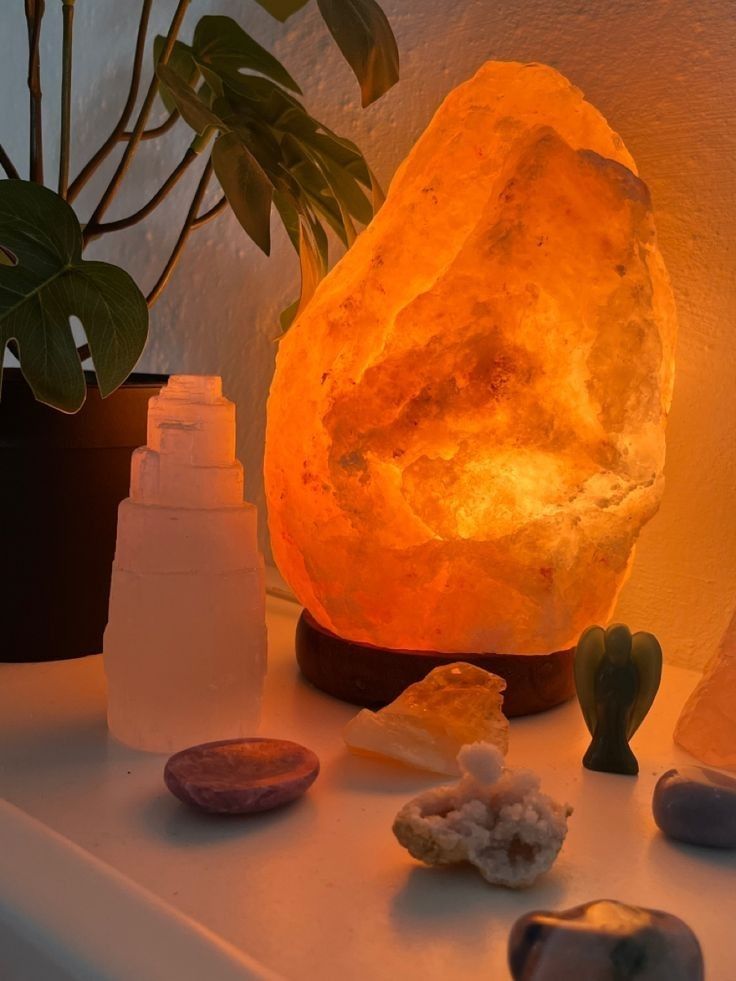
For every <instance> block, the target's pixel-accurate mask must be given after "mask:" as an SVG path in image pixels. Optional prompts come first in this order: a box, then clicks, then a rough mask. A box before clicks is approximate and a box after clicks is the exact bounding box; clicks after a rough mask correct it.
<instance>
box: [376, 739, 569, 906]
mask: <svg viewBox="0 0 736 981" xmlns="http://www.w3.org/2000/svg"><path fill="white" fill-rule="evenodd" d="M458 763H459V766H460V770H461V772H462V774H463V776H462V778H461V780H460V782H459V783H457V784H456V785H454V786H448V787H438V788H437V789H435V790H428V791H426V792H425V793H423V794H421V795H420V796H419V797H416V798H415V799H414V800H412V801H410V802H409V803H408V804H405V805H404V807H402V809H401V810H400V811H399V813H398V814H397V815H396V819H395V820H394V826H393V830H394V834H395V835H396V837H397V839H398V840H399V842H400V843H401V844H402V845H403V846H404V848H406V849H407V850H408V851H409V852H410V854H411V855H413V856H414V858H417V859H419V860H420V861H421V862H424V863H426V864H427V865H455V864H459V863H463V862H468V863H470V864H471V865H474V866H475V867H476V868H477V869H478V871H479V872H480V874H481V875H482V876H483V878H484V879H486V880H487V881H488V882H490V883H492V884H493V885H498V886H508V887H510V888H514V889H516V888H521V887H523V886H530V885H531V884H532V883H533V882H535V881H536V879H537V878H538V877H539V876H540V875H542V874H543V873H544V872H546V871H547V870H548V869H549V868H551V866H552V863H553V862H554V860H555V859H556V858H557V855H558V853H559V851H560V848H562V843H563V842H564V840H565V836H566V835H567V818H568V816H569V815H570V814H571V813H572V808H571V807H570V806H569V805H566V804H558V803H557V802H556V801H553V800H552V798H551V797H548V796H547V795H546V794H543V793H541V791H540V789H539V777H538V776H537V775H536V774H535V773H532V772H531V771H530V770H517V771H512V770H504V768H503V756H502V755H501V752H500V751H499V750H498V749H497V747H495V746H492V745H490V744H488V743H474V744H471V745H469V746H464V747H463V748H462V750H461V751H460V753H459V755H458Z"/></svg>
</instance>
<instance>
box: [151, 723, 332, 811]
mask: <svg viewBox="0 0 736 981" xmlns="http://www.w3.org/2000/svg"><path fill="white" fill-rule="evenodd" d="M318 773H319V759H318V758H317V756H316V755H315V754H314V753H313V752H312V750H311V749H307V747H306V746H301V745H300V744H299V743H294V742H291V741H290V740H287V739H223V740H220V741H218V742H211V743H202V744H201V745H199V746H191V747H190V748H189V749H184V750H182V751H181V752H179V753H175V754H174V755H173V756H172V757H171V758H170V759H169V760H168V762H167V763H166V766H165V767H164V782H165V784H166V786H167V787H168V789H169V790H170V791H171V793H172V794H173V795H174V796H175V797H178V798H179V800H181V801H183V802H184V803H185V804H189V805H191V806H192V807H196V808H197V809H199V810H201V811H207V812H208V813H210V814H254V813H258V812H259V811H269V810H272V809H273V808H275V807H282V806H283V805H284V804H289V803H290V802H291V801H293V800H296V798H297V797H301V795H302V794H303V793H304V792H305V791H306V790H308V789H309V787H310V786H311V785H312V784H313V783H314V781H315V780H316V778H317V775H318Z"/></svg>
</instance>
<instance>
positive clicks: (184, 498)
mask: <svg viewBox="0 0 736 981" xmlns="http://www.w3.org/2000/svg"><path fill="white" fill-rule="evenodd" d="M256 520H257V515H256V509H255V507H254V506H253V505H251V504H248V503H246V502H244V501H243V469H242V467H241V466H240V464H239V463H238V461H237V460H236V459H235V406H234V405H233V403H232V402H230V401H229V400H228V399H226V398H224V397H223V395H222V386H221V381H220V379H219V378H217V377H209V376H197V375H174V376H172V378H171V379H170V380H169V382H168V384H167V385H166V386H165V387H164V388H163V389H162V391H161V393H160V395H158V396H157V397H155V398H153V399H151V400H150V403H149V413H148V445H147V446H146V447H142V448H140V449H139V450H137V451H136V452H135V453H134V454H133V461H132V467H131V487H130V497H129V498H127V499H126V500H125V501H123V502H122V504H121V505H120V509H119V512H118V537H117V547H116V551H115V561H114V564H113V572H112V586H111V591H110V612H109V620H108V625H107V629H106V631H105V639H104V653H105V671H106V673H107V679H108V724H109V727H110V730H111V732H112V733H113V734H114V735H115V736H116V737H117V738H118V739H120V740H121V741H122V742H124V743H127V744H128V745H131V746H135V747H136V748H139V749H147V750H152V751H155V752H171V751H172V750H175V749H178V748H180V747H181V746H186V745H190V744H192V743H199V742H205V741H210V740H213V739H217V738H222V737H237V736H245V735H248V734H251V733H253V731H254V730H255V729H256V727H257V725H258V720H259V715H260V704H261V690H262V686H263V678H264V675H265V669H266V627H265V585H264V569H263V560H262V557H261V555H260V553H259V552H258V544H257V525H256Z"/></svg>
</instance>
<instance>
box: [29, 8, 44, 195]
mask: <svg viewBox="0 0 736 981" xmlns="http://www.w3.org/2000/svg"><path fill="white" fill-rule="evenodd" d="M25 2H26V24H27V25H28V92H29V96H30V141H29V143H30V165H29V176H30V179H31V180H32V181H35V182H36V183H37V184H43V130H42V126H41V56H40V52H39V47H40V41H41V21H42V19H43V14H44V9H45V4H44V0H25Z"/></svg>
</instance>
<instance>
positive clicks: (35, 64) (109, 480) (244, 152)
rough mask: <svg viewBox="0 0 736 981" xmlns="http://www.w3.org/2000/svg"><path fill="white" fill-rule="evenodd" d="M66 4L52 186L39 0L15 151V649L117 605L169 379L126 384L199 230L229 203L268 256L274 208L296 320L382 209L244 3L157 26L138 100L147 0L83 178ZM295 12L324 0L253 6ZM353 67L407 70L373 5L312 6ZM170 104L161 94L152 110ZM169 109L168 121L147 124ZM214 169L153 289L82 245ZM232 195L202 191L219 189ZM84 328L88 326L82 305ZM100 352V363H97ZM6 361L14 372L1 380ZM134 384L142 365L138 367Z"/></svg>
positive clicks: (10, 478) (330, 2)
mask: <svg viewBox="0 0 736 981" xmlns="http://www.w3.org/2000/svg"><path fill="white" fill-rule="evenodd" d="M58 2H60V4H61V9H62V16H63V34H62V78H61V93H60V94H61V99H60V158H59V170H58V175H55V178H56V179H55V181H54V186H55V189H53V190H52V189H51V188H50V187H46V186H45V185H44V157H43V133H42V127H41V98H42V93H41V86H40V64H39V42H40V36H41V26H42V21H43V17H44V12H45V10H44V7H45V4H44V0H25V15H26V21H27V26H28V48H29V57H28V90H29V119H30V139H29V145H30V152H29V166H28V180H24V179H22V178H21V173H20V171H19V169H18V167H17V166H16V165H15V164H14V162H13V161H12V160H11V159H10V157H9V156H8V154H7V153H6V151H5V150H4V149H3V148H2V146H1V145H0V166H2V168H3V170H4V171H5V174H6V179H5V180H0V345H1V347H2V351H3V354H4V353H5V352H6V350H7V351H9V352H10V354H11V355H12V356H14V358H15V359H16V360H17V364H18V367H17V368H13V367H10V368H7V367H6V368H5V370H4V372H3V368H2V363H0V381H2V386H3V387H2V392H1V398H0V466H2V468H3V480H2V482H0V487H2V490H0V506H1V507H2V529H3V531H2V548H1V549H0V553H1V554H2V558H1V559H0V582H2V584H3V593H2V601H1V602H0V611H1V612H2V621H3V630H2V642H1V644H0V660H40V659H55V658H62V657H73V656H78V655H83V654H90V653H96V652H98V651H99V650H100V649H101V645H102V632H103V629H104V626H105V620H106V616H107V599H108V588H109V574H110V565H111V561H112V555H113V550H114V544H115V526H116V510H117V504H118V503H119V501H120V500H121V499H122V498H123V497H125V496H126V494H127V484H128V472H129V462H130V453H131V450H132V449H133V448H134V447H135V446H137V445H140V444H141V443H143V442H145V422H146V405H147V401H148V397H149V396H150V394H152V393H153V392H155V391H156V390H157V388H158V387H159V386H160V384H161V383H162V380H163V379H161V378H156V377H152V376H136V375H133V376H132V377H130V378H129V376H130V373H131V371H132V370H133V368H134V366H135V364H136V362H137V361H138V359H139V357H140V354H141V352H142V350H143V347H144V345H145V342H146V337H147V332H148V311H149V309H150V307H151V306H152V305H153V304H154V303H155V302H156V300H157V298H158V297H159V296H160V295H161V292H162V291H163V290H164V288H165V287H166V284H167V283H168V281H169V279H170V277H171V274H172V272H173V270H174V268H175V266H176V264H177V262H178V260H179V257H180V256H181V253H182V249H183V248H184V246H185V243H186V241H187V239H188V238H189V236H190V235H192V234H193V233H195V232H196V230H197V229H198V228H200V227H201V226H202V225H204V224H205V223H206V222H209V221H212V220H214V219H216V217H217V215H218V214H220V212H221V211H223V210H224V209H226V208H231V209H232V210H233V212H234V213H235V215H236V217H237V219H238V221H239V222H240V224H241V225H242V227H243V229H244V230H245V232H246V233H247V234H248V235H249V236H250V238H251V239H252V240H253V241H254V242H255V243H256V244H257V245H258V247H259V248H261V249H262V250H263V251H264V252H265V253H266V254H268V253H269V250H270V216H271V210H272V208H275V209H276V211H277V213H278V215H279V216H280V219H281V221H282V222H283V224H284V227H285V229H286V231H287V233H288V235H289V238H290V240H291V242H292V244H293V246H294V248H295V249H296V251H297V253H298V255H299V262H300V268H301V290H300V293H299V297H298V299H297V300H296V301H295V302H294V304H292V306H290V307H289V309H288V310H286V311H284V314H283V315H282V318H281V319H282V328H283V329H286V328H287V327H288V324H289V323H290V321H291V319H293V317H294V316H295V315H296V313H297V312H298V311H299V309H301V308H302V307H303V306H304V305H305V304H306V303H307V302H308V300H309V298H310V296H311V294H312V293H313V291H314V289H315V287H316V285H317V283H318V282H319V280H320V278H321V277H322V276H323V275H324V273H325V272H326V269H327V261H328V234H327V229H331V230H332V231H333V232H334V233H335V234H336V235H337V236H338V237H339V238H340V240H341V241H342V242H343V244H344V245H345V246H349V245H350V244H351V243H352V241H353V239H354V238H355V235H356V226H358V225H365V224H366V223H367V222H368V221H370V219H371V217H372V215H373V213H374V211H375V209H376V208H377V207H378V206H379V205H380V201H381V191H380V188H379V186H378V184H377V182H376V180H375V178H374V176H373V174H372V172H371V170H370V168H369V166H368V164H367V163H366V161H365V158H364V157H363V155H362V153H361V152H360V150H359V149H358V148H357V147H356V146H355V144H353V143H352V142H350V141H349V140H346V139H345V138H343V137H341V136H338V135H337V134H336V133H334V132H332V131H331V130H330V129H328V128H327V127H326V126H324V125H323V124H322V123H320V122H319V121H318V120H316V119H314V118H313V117H312V116H311V115H310V114H309V113H308V112H307V110H306V109H305V107H304V105H303V103H302V101H301V99H300V95H301V90H300V88H299V86H298V84H297V82H296V81H295V80H294V79H293V78H292V76H291V75H290V74H289V72H288V70H287V69H286V67H284V65H282V64H281V63H280V62H279V61H278V60H277V59H276V58H275V57H274V56H273V55H272V54H271V53H270V52H269V51H267V50H266V49H265V48H263V47H262V46H261V45H260V44H258V42H257V41H256V40H255V39H254V38H253V37H251V36H250V35H249V34H248V33H247V32H246V31H245V30H244V28H243V27H242V26H241V25H239V24H238V23H237V22H236V21H234V20H232V19H231V18H229V17H224V16H217V15H208V16H204V17H201V18H200V20H199V21H198V23H197V24H196V25H195V27H194V31H193V33H192V36H191V40H190V41H189V42H185V41H182V40H180V39H179V34H180V31H181V28H182V22H183V20H184V16H185V14H186V12H187V8H188V7H189V3H190V0H178V3H177V5H176V8H175V11H174V14H173V17H172V19H171V23H170V27H169V30H168V31H167V33H166V35H164V36H158V37H156V38H154V39H153V44H152V53H153V67H154V71H153V75H152V78H151V81H150V83H149V85H148V88H147V89H146V91H145V95H144V97H143V101H142V103H141V107H140V109H139V110H138V111H137V113H134V112H133V110H134V107H135V105H136V102H137V98H138V94H139V89H140V84H141V77H142V75H143V64H144V60H145V53H146V47H147V36H148V20H149V15H150V12H151V7H152V3H153V0H141V5H140V19H139V27H138V33H137V39H136V45H135V51H134V55H133V64H132V69H131V80H130V86H129V91H128V95H127V99H126V101H125V105H124V107H123V109H122V111H121V113H120V116H119V118H118V120H117V122H116V123H115V125H114V126H113V128H112V129H111V131H110V133H109V134H108V136H107V137H106V138H105V139H104V140H103V141H102V142H101V144H100V146H99V148H98V149H97V151H96V152H95V153H94V154H93V156H92V157H91V158H90V160H89V161H88V162H87V163H86V164H85V166H84V167H82V169H81V170H80V171H79V173H78V174H76V175H75V176H74V177H73V178H72V177H71V175H70V169H69V159H70V145H71V134H72V119H71V91H72V51H73V26H74V6H75V4H74V0H58ZM254 2H257V3H259V4H260V6H261V7H263V8H265V10H266V11H268V13H269V14H271V15H272V16H273V17H275V18H277V19H278V20H281V21H285V20H286V19H287V18H288V17H290V16H291V15H292V14H294V13H296V11H298V10H299V9H301V8H302V7H304V6H305V5H306V4H307V3H308V2H310V0H254ZM315 2H316V3H317V6H318V7H319V10H320V12H321V14H322V17H323V19H324V21H325V23H326V25H327V28H328V29H329V31H330V32H331V34H332V36H333V38H334V40H335V41H336V43H337V45H338V46H339V48H340V50H341V51H342V53H343V55H344V56H345V58H346V59H347V61H348V62H349V64H350V66H351V67H352V69H353V71H354V73H355V75H356V76H357V78H358V80H359V82H360V87H361V93H362V103H363V105H368V104H369V103H370V102H372V101H374V100H375V99H377V98H378V97H379V96H381V95H382V94H383V93H384V92H385V91H386V90H387V89H388V88H389V87H390V86H391V85H393V84H394V82H395V81H396V80H397V78H398V54H397V49H396V42H395V39H394V37H393V34H392V31H391V28H390V26H389V23H388V21H387V19H386V17H385V15H384V14H383V12H382V11H381V8H380V7H379V6H378V4H377V3H376V0H315ZM157 106H158V107H159V108H158V109H157ZM160 107H163V110H164V111H165V113H166V115H165V116H164V118H163V120H162V121H160V122H157V121H155V120H152V115H153V113H154V112H155V111H157V112H158V113H159V114H160V113H161V111H162V109H161V108H160ZM176 125H179V126H187V127H189V129H190V130H191V134H192V139H191V142H190V144H189V147H188V148H187V150H186V151H185V153H184V154H183V156H182V159H181V160H180V162H179V163H178V164H177V165H176V167H175V168H174V169H173V171H172V172H171V174H170V175H169V176H168V177H167V178H166V180H165V181H164V182H163V183H162V185H161V187H160V188H159V190H158V191H157V192H156V193H155V194H154V195H153V196H152V198H151V199H150V200H148V201H146V202H144V203H142V204H141V206H140V207H139V208H138V209H137V210H136V211H135V212H133V213H131V214H130V215H128V216H127V217H125V218H122V219H118V220H115V221H109V220H106V212H107V210H108V208H109V205H110V203H111V202H112V200H113V199H114V197H115V195H116V194H117V193H118V191H119V190H120V188H121V186H122V185H123V184H124V182H125V178H126V174H127V172H128V168H129V166H130V163H131V161H132V160H133V158H134V156H135V154H136V151H137V150H138V149H139V147H140V145H141V143H142V142H143V141H144V140H149V139H156V138H158V137H160V136H162V135H163V134H164V133H165V132H167V131H168V130H169V129H170V128H171V127H173V126H176ZM120 144H124V149H123V153H122V156H121V158H120V161H119V163H118V164H117V166H116V167H115V168H114V170H113V171H112V173H111V175H110V177H109V179H108V181H107V184H106V186H105V188H104V190H103V192H102V195H101V197H100V199H99V201H98V203H97V205H96V206H95V207H94V208H93V209H92V211H91V213H90V214H89V215H88V216H87V217H86V220H85V221H83V222H82V223H80V221H79V219H78V217H77V215H76V213H75V211H74V209H73V207H72V205H73V203H74V201H75V199H76V197H77V195H78V194H79V192H80V190H81V189H82V188H83V187H84V186H85V184H86V183H87V182H88V181H89V179H90V178H91V177H92V175H93V174H95V173H96V172H97V171H98V169H99V168H100V167H102V166H103V165H104V164H105V162H106V161H107V160H108V157H109V156H110V154H111V152H112V151H113V150H114V149H115V148H116V147H118V146H119V145H120ZM190 167H191V168H198V169H199V175H200V176H199V180H198V183H197V185H196V190H195V192H194V195H193V197H192V200H191V204H190V206H189V208H188V210H187V212H186V215H185V216H184V218H183V221H182V224H181V228H180V232H179V235H178V238H177V240H176V243H175V245H174V247H173V249H172V251H171V254H170V255H169V257H168V259H167V260H166V262H165V263H164V264H163V266H162V269H161V271H160V274H159V276H158V278H157V280H156V281H155V283H154V284H153V285H152V286H150V288H149V289H148V292H147V294H145V295H144V293H143V292H142V291H141V290H140V288H139V286H138V285H137V284H136V283H135V282H134V281H133V279H132V278H131V277H130V276H129V275H128V273H127V272H125V271H124V270H123V269H121V268H119V267H117V266H115V265H112V264H110V263H103V262H95V261H89V260H87V259H86V258H85V257H84V250H85V248H86V246H87V245H88V244H89V243H90V242H92V241H94V240H95V239H97V238H98V237H100V236H101V235H107V234H114V233H115V232H116V231H119V230H120V229H123V228H129V227H131V226H133V225H135V224H137V223H138V222H141V221H143V220H144V219H145V218H146V217H147V216H148V215H150V214H151V213H152V212H153V211H154V210H155V209H156V208H157V207H158V205H159V204H160V203H161V202H162V201H163V200H164V198H165V197H166V196H167V195H168V194H169V192H170V191H171V190H172V189H173V188H174V186H175V185H176V184H177V183H178V182H179V180H180V179H181V177H182V176H183V175H184V173H185V172H186V171H188V170H189V168H190ZM215 182H217V183H219V186H220V192H221V193H220V195H219V196H217V197H216V198H215V199H214V200H213V201H212V202H211V203H210V202H208V200H207V195H208V190H210V193H211V185H213V184H214V183H215ZM72 316H76V317H78V318H79V320H80V321H81V323H82V326H83V328H84V332H85V335H86V342H85V343H82V344H77V343H76V342H75V340H74V335H73V333H72V327H71V323H70V317H72ZM88 358H89V359H91V364H92V369H93V370H90V371H87V372H85V371H84V370H83V364H84V363H85V362H86V360H87V359H88ZM3 375H4V377H2V376H3ZM126 379H128V380H127V381H126Z"/></svg>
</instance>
